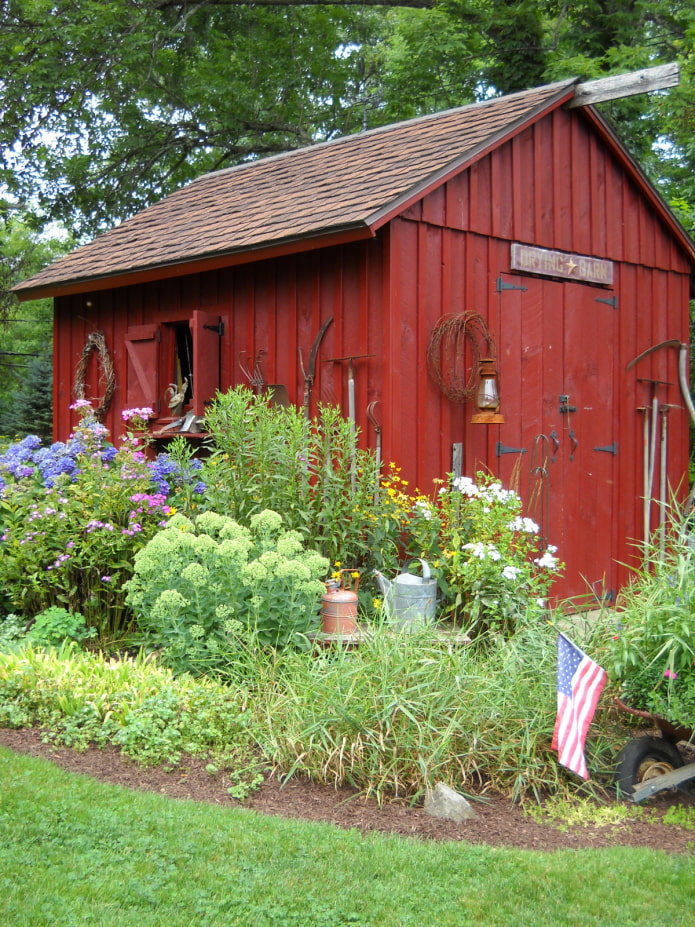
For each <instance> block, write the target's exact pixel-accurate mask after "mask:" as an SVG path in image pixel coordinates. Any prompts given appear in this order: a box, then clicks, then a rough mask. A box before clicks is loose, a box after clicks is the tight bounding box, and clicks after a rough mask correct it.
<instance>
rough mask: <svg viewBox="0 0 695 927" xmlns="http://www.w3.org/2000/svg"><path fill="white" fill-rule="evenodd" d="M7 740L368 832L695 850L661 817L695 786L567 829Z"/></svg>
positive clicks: (542, 845)
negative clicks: (628, 816)
mask: <svg viewBox="0 0 695 927" xmlns="http://www.w3.org/2000/svg"><path fill="white" fill-rule="evenodd" d="M0 745H2V746H5V747H8V748H10V749H11V750H14V751H16V752H18V753H28V754H31V755H32V756H40V757H44V758H46V759H48V760H50V761H51V762H53V763H55V764H56V765H57V766H60V767H62V768H63V769H67V770H70V771H71V772H75V773H80V774H83V775H86V776H92V777H93V778H95V779H99V780H101V781H103V782H109V783H112V784H114V785H120V786H124V787H125V788H129V789H135V790H141V791H143V790H144V791H151V792H158V793H159V794H162V795H167V796H169V797H170V798H177V799H188V800H191V801H201V802H207V803H209V804H215V805H221V806H233V805H236V806H237V807H239V806H241V807H244V808H252V809H253V810H254V811H258V812H262V813H263V814H272V815H279V816H282V817H287V818H301V819H304V820H311V821H328V822H331V823H332V824H334V825H336V826H337V827H341V828H346V829H353V828H354V829H357V830H361V831H364V832H367V831H380V832H382V833H392V834H399V835H401V836H406V837H413V838H417V839H423V840H440V841H441V840H450V841H459V842H465V843H470V844H486V845H488V846H496V847H519V848H522V849H531V850H543V851H552V850H561V849H580V848H598V847H613V846H630V847H648V848H650V849H654V850H664V851H665V852H667V853H688V852H689V853H692V852H693V851H694V850H695V830H689V829H686V828H683V827H679V826H674V825H666V824H663V823H661V818H662V817H663V815H664V814H665V813H666V811H667V810H668V809H669V808H670V807H672V806H674V805H682V806H684V807H689V808H695V795H694V794H693V793H692V792H691V793H688V794H686V793H683V792H673V793H661V794H659V795H657V796H655V797H654V798H652V799H651V800H650V801H649V802H647V803H646V804H645V805H644V807H645V808H646V809H648V810H649V812H650V814H649V815H648V817H649V818H650V820H649V821H641V820H637V821H635V822H634V823H624V824H620V825H619V826H615V827H613V826H606V827H598V826H596V825H587V826H573V827H570V828H568V829H567V830H566V831H564V832H563V831H561V830H559V829H557V828H556V827H554V826H551V825H548V824H537V823H536V822H534V821H532V820H531V819H530V818H529V817H527V816H526V815H525V814H524V812H523V810H522V808H521V807H520V806H519V805H516V804H514V803H512V802H511V801H509V799H507V798H504V797H502V796H499V795H493V796H484V800H483V801H481V802H475V804H474V807H475V810H476V812H477V815H478V817H477V819H476V820H474V821H466V822H464V823H460V824H459V823H454V822H452V821H443V820H439V819H436V818H432V817H429V816H428V815H427V814H425V812H424V811H423V810H422V808H420V807H409V806H408V805H407V804H401V803H397V802H391V803H389V804H386V805H384V806H382V807H379V806H378V804H377V803H376V802H375V801H373V800H365V799H364V798H363V797H362V796H360V795H359V794H357V793H356V791H355V790H352V789H348V788H338V789H333V788H331V787H330V786H323V785H317V784H315V783H313V782H310V781H308V780H307V779H304V778H300V777H294V778H293V779H291V780H290V781H289V782H287V783H285V784H284V785H281V784H280V783H279V782H278V780H277V779H276V778H275V777H274V776H272V775H270V776H268V777H267V778H266V780H265V782H264V783H263V784H262V785H261V787H260V788H259V789H258V791H256V792H254V793H253V794H252V795H251V796H250V797H249V798H248V799H246V800H245V801H243V802H239V801H237V800H236V799H234V798H232V797H231V796H230V795H229V794H228V792H227V789H228V788H229V786H230V782H229V781H227V780H226V778H225V776H224V775H223V774H220V773H218V774H215V775H211V774H210V773H209V772H208V771H207V770H206V768H205V766H206V763H205V762H204V761H200V760H196V759H192V758H186V759H185V760H184V761H183V762H182V763H181V765H180V766H179V767H177V768H176V769H174V770H173V771H166V770H164V769H161V768H153V769H149V768H142V767H140V766H138V765H137V764H136V763H134V762H132V761H131V760H129V759H128V758H127V757H123V756H122V755H121V754H120V752H119V751H118V750H117V749H115V748H113V747H107V748H104V749H98V748H96V747H90V748H88V749H87V750H85V751H77V750H71V749H69V748H66V747H61V746H56V745H55V744H50V743H48V744H47V743H43V741H42V740H41V732H40V731H37V730H24V729H20V730H8V729H1V728H0Z"/></svg>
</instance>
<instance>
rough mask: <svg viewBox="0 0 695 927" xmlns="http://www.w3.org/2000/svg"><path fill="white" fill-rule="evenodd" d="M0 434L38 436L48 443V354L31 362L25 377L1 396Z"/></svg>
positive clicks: (50, 427)
mask: <svg viewBox="0 0 695 927" xmlns="http://www.w3.org/2000/svg"><path fill="white" fill-rule="evenodd" d="M0 434H2V435H5V436H7V437H14V436H17V437H20V438H21V437H24V436H25V435H29V434H31V435H38V436H39V437H40V438H42V439H44V440H47V441H50V440H51V437H52V435H53V362H52V360H51V357H50V355H45V354H43V355H40V356H39V357H35V358H33V359H32V360H31V362H30V363H29V365H28V367H27V371H26V376H25V377H24V380H23V382H22V384H21V386H19V387H18V389H16V390H15V391H14V393H11V394H9V395H7V396H5V397H3V403H2V408H1V409H0Z"/></svg>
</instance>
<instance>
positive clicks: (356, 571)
mask: <svg viewBox="0 0 695 927" xmlns="http://www.w3.org/2000/svg"><path fill="white" fill-rule="evenodd" d="M350 576H352V578H353V579H359V578H360V573H359V570H353V571H352V573H350Z"/></svg>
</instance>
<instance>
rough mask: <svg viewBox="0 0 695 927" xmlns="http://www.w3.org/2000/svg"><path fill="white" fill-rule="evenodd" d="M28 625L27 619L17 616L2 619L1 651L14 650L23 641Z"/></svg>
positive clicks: (0, 619)
mask: <svg viewBox="0 0 695 927" xmlns="http://www.w3.org/2000/svg"><path fill="white" fill-rule="evenodd" d="M28 623H29V622H28V620H27V619H26V618H22V617H20V616H19V615H15V614H10V615H5V616H4V618H0V651H1V650H7V649H12V648H14V647H15V646H16V645H17V644H18V643H19V642H20V641H21V640H23V638H24V635H25V634H26V631H27V625H28Z"/></svg>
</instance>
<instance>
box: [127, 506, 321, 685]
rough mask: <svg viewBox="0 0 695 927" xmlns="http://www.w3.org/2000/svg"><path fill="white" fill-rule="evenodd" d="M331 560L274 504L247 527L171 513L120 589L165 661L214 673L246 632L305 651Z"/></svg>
mask: <svg viewBox="0 0 695 927" xmlns="http://www.w3.org/2000/svg"><path fill="white" fill-rule="evenodd" d="M328 566H329V564H328V560H326V559H325V558H324V557H322V556H321V555H320V554H318V553H316V552H315V551H312V550H306V549H305V548H304V545H303V543H302V538H301V535H300V534H299V533H298V532H297V531H293V530H289V531H288V530H285V528H284V526H283V520H282V517H281V516H280V515H278V514H277V513H276V512H272V511H270V510H266V511H263V512H259V513H257V514H255V515H252V516H251V518H250V522H249V526H248V527H245V526H243V525H240V524H239V523H238V522H236V521H234V520H233V519H232V518H229V517H228V516H226V515H219V514H217V513H215V512H203V513H202V514H200V515H198V516H197V517H196V518H195V519H194V520H193V521H191V520H190V519H188V518H186V517H184V516H183V515H174V516H173V518H171V519H169V521H168V523H167V527H166V528H164V529H163V530H161V531H159V532H158V533H157V534H156V535H155V536H154V537H153V538H152V539H151V540H150V541H149V542H148V543H147V545H146V546H145V547H144V548H143V549H142V550H141V551H139V552H138V553H137V554H136V556H135V569H134V575H133V577H132V579H130V580H129V581H128V582H127V583H126V584H125V587H124V588H125V590H126V592H127V598H126V602H127V604H128V605H129V606H130V607H131V608H132V609H133V611H134V612H135V614H136V616H137V618H138V623H139V627H140V629H141V630H142V632H143V634H144V639H145V642H146V644H147V645H148V646H150V647H152V646H154V647H157V648H159V649H161V651H162V659H163V660H164V661H165V662H166V663H167V664H168V665H169V666H172V667H174V668H175V669H176V670H177V671H191V672H194V673H203V672H215V671H217V670H219V669H220V668H221V667H224V666H225V665H226V664H227V663H228V661H229V659H230V653H232V652H233V651H234V650H235V649H237V648H238V647H239V645H240V642H241V641H245V640H248V639H249V637H250V636H251V637H253V640H254V641H255V642H257V643H258V644H259V645H260V646H261V647H266V646H271V647H284V646H287V645H293V646H297V647H304V648H306V646H308V639H307V637H306V635H307V633H308V632H310V631H311V630H313V629H315V628H316V627H317V625H318V607H319V603H320V597H321V595H322V593H324V592H325V590H326V587H325V584H324V583H323V582H322V581H321V577H323V576H325V575H326V572H327V570H328Z"/></svg>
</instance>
